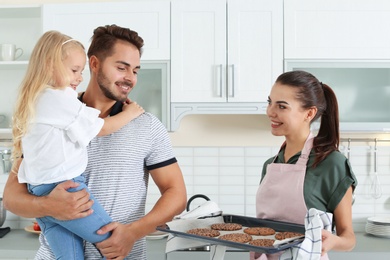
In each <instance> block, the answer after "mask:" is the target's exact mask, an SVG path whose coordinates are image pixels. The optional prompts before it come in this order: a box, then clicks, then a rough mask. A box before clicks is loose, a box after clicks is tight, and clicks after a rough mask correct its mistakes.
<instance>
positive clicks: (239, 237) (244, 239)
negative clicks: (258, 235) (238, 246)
mask: <svg viewBox="0 0 390 260" xmlns="http://www.w3.org/2000/svg"><path fill="white" fill-rule="evenodd" d="M219 239H222V240H228V241H232V242H238V243H248V242H249V241H251V240H252V236H251V235H248V234H244V233H231V234H225V235H222V236H220V237H219Z"/></svg>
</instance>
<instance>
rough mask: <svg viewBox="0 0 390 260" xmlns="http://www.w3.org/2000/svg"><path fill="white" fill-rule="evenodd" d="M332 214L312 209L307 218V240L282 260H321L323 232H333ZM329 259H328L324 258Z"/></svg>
mask: <svg viewBox="0 0 390 260" xmlns="http://www.w3.org/2000/svg"><path fill="white" fill-rule="evenodd" d="M332 217H333V214H332V213H328V212H323V211H321V210H317V209H314V208H311V209H309V210H308V212H307V213H306V217H305V230H306V231H305V239H304V240H303V242H302V243H301V244H299V245H297V246H294V247H292V248H291V249H290V250H286V251H285V252H284V253H283V254H282V255H281V256H280V258H279V259H280V260H307V259H310V260H319V259H321V249H322V230H323V229H326V230H328V231H330V232H332ZM324 259H327V258H324Z"/></svg>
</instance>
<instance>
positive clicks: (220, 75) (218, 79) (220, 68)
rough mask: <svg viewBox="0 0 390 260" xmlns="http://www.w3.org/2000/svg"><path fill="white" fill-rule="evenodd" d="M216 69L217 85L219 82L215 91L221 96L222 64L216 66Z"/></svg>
mask: <svg viewBox="0 0 390 260" xmlns="http://www.w3.org/2000/svg"><path fill="white" fill-rule="evenodd" d="M217 69H219V74H218V75H219V78H217V85H218V84H219V88H218V93H217V95H218V96H219V97H222V83H223V82H222V64H219V65H218V66H217Z"/></svg>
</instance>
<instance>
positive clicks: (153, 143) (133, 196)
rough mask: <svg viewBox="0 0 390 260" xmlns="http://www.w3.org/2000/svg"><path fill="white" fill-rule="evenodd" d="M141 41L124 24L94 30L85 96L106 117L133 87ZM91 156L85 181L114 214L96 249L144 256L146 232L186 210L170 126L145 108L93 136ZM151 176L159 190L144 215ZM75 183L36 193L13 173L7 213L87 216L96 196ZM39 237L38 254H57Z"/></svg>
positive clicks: (111, 255) (91, 254)
mask: <svg viewBox="0 0 390 260" xmlns="http://www.w3.org/2000/svg"><path fill="white" fill-rule="evenodd" d="M142 46H143V40H142V38H141V37H139V36H138V34H137V33H136V32H134V31H131V30H129V29H127V28H122V27H119V26H116V25H111V26H105V27H98V28H97V29H95V31H94V36H93V37H92V43H91V46H90V48H89V50H88V58H89V66H90V71H91V80H90V82H89V84H88V87H87V90H86V91H85V93H83V94H82V95H81V96H80V100H81V101H82V102H84V103H86V104H87V105H88V106H91V107H94V108H97V109H99V110H100V111H101V114H100V116H101V117H102V118H104V117H107V116H110V115H114V114H116V113H118V112H119V111H120V110H121V104H122V102H123V101H125V100H126V99H127V96H128V94H129V92H130V91H131V90H132V89H133V87H134V86H135V85H136V83H137V72H138V70H139V69H140V56H141V51H142ZM88 156H89V162H88V166H87V169H86V172H85V177H86V180H87V184H88V186H89V188H90V190H91V193H92V194H94V196H95V197H96V199H97V200H99V202H100V203H101V204H102V205H103V207H104V208H105V210H106V211H107V212H108V213H109V214H110V216H111V217H112V219H113V220H114V222H113V223H110V224H109V225H107V226H104V227H102V228H101V229H100V230H99V231H98V233H101V234H103V233H107V232H110V231H112V235H111V237H110V238H108V239H107V240H105V241H103V242H100V243H98V244H97V245H96V247H97V248H98V249H99V251H100V252H101V253H102V254H103V255H104V256H105V257H106V258H107V259H146V245H145V239H141V238H143V237H144V236H145V235H147V234H149V233H151V232H153V231H154V230H155V228H156V227H157V226H158V225H161V224H164V223H165V222H168V221H170V220H171V219H172V218H173V216H174V215H177V214H179V213H181V212H182V211H183V210H184V208H185V203H186V200H187V199H186V190H185V185H184V181H183V176H182V173H181V170H180V168H179V166H178V164H177V162H176V159H175V157H174V155H173V151H172V146H171V143H170V140H169V136H168V134H167V131H166V129H165V127H164V126H163V125H162V124H161V122H160V121H159V120H158V119H157V118H156V117H155V116H153V115H151V114H149V113H144V114H143V115H141V116H139V117H138V118H137V119H135V120H133V121H131V122H130V123H129V124H127V125H126V126H124V127H123V128H122V129H120V130H119V131H117V132H115V133H114V134H111V135H109V136H103V137H96V138H95V139H94V140H92V141H91V143H90V144H89V146H88ZM19 163H20V161H18V162H16V163H15V164H14V167H13V171H12V172H17V169H18V166H19ZM149 174H150V176H151V177H152V178H153V180H154V182H155V183H156V185H157V186H158V188H159V190H160V191H161V194H162V195H161V198H160V199H159V200H158V202H157V203H156V205H155V206H154V207H153V209H152V210H151V211H150V212H149V213H148V214H147V215H145V201H146V193H147V186H148V177H149ZM75 185H76V184H74V183H73V182H71V181H67V182H64V183H62V184H59V185H58V186H57V187H56V188H55V189H54V190H53V191H52V192H51V193H50V194H48V195H47V196H44V197H34V196H33V195H30V194H29V193H28V192H27V189H26V186H25V185H24V184H19V183H18V181H17V176H16V174H12V173H11V174H10V175H9V178H8V181H7V184H6V187H5V189H4V195H3V197H4V198H3V200H4V204H5V207H6V208H7V209H8V210H9V211H11V212H13V213H15V214H17V215H20V216H23V217H27V218H36V217H43V216H53V217H55V218H57V219H62V220H68V219H74V218H80V217H85V216H87V215H89V214H91V210H90V207H91V205H92V203H93V202H92V201H90V200H89V194H88V193H87V192H86V191H85V190H83V191H80V192H75V193H70V192H67V191H66V190H67V189H68V188H71V187H74V186H75ZM173 201H175V203H172V202H173ZM40 242H41V247H40V249H39V250H38V253H37V256H36V259H53V258H54V256H53V254H52V253H51V251H50V248H49V246H48V245H47V243H46V240H45V239H44V237H43V236H42V235H41V236H40ZM99 251H98V250H97V249H96V248H95V246H94V245H91V244H89V243H87V244H86V246H85V258H86V259H101V256H100V253H99Z"/></svg>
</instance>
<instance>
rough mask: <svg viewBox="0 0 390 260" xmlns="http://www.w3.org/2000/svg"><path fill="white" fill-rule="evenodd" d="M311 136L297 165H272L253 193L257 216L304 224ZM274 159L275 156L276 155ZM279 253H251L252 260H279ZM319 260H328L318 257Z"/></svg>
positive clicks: (268, 167)
mask: <svg viewBox="0 0 390 260" xmlns="http://www.w3.org/2000/svg"><path fill="white" fill-rule="evenodd" d="M313 138H314V135H313V134H312V133H310V135H309V137H308V138H307V140H306V142H305V145H304V147H303V149H302V152H301V156H300V157H299V159H298V162H297V163H296V164H288V163H274V162H273V163H271V164H269V165H268V166H267V172H266V175H265V176H264V179H263V181H262V182H261V183H260V185H259V188H258V190H257V194H256V215H257V217H258V218H261V219H272V220H277V221H284V222H289V223H296V224H300V225H304V223H305V215H306V213H307V210H308V209H307V207H306V203H305V199H304V197H303V183H304V181H305V174H306V165H307V162H308V160H309V155H310V151H311V148H312V147H313ZM275 158H276V156H275ZM279 255H280V254H272V255H266V254H260V253H254V252H251V253H250V259H251V260H271V259H279ZM321 259H324V260H325V259H328V257H327V256H326V258H324V256H323V257H321Z"/></svg>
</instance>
